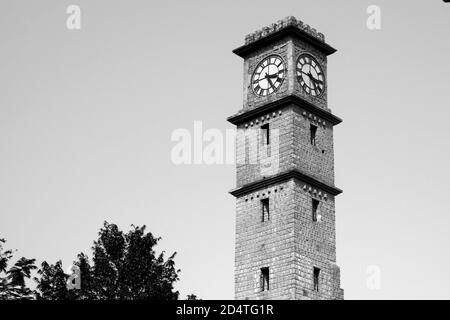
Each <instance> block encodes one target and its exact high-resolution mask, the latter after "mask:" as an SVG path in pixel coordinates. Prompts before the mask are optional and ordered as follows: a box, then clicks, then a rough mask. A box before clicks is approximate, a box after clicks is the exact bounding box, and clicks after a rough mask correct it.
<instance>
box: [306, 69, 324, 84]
mask: <svg viewBox="0 0 450 320" xmlns="http://www.w3.org/2000/svg"><path fill="white" fill-rule="evenodd" d="M302 73H303V74H306V75H307V76H308V77H309V78H310V79H311V80H312V81H313V82H315V83H319V84H323V81H322V80H320V79H316V78H314V76H313V75H312V73H311V72H309V73H306V72H303V71H302Z"/></svg>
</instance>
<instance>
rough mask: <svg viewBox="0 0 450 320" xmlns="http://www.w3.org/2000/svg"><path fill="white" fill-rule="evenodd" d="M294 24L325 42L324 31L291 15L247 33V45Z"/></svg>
mask: <svg viewBox="0 0 450 320" xmlns="http://www.w3.org/2000/svg"><path fill="white" fill-rule="evenodd" d="M292 26H294V27H297V28H298V29H300V30H301V31H304V32H306V33H307V34H309V35H311V36H313V37H314V38H316V39H317V40H319V41H321V42H325V36H324V35H323V33H320V32H318V31H317V30H316V29H314V28H312V27H310V26H309V25H307V24H306V23H304V22H302V21H300V20H297V19H296V18H295V17H293V16H289V17H286V18H284V19H282V20H278V21H277V22H276V23H272V24H271V25H269V26H265V27H263V28H261V29H259V30H257V31H255V32H252V33H249V34H247V35H246V36H245V44H246V45H247V44H250V43H252V42H255V41H257V40H259V39H262V38H264V37H266V36H268V35H271V34H273V33H275V32H277V31H280V30H282V29H285V28H287V27H292Z"/></svg>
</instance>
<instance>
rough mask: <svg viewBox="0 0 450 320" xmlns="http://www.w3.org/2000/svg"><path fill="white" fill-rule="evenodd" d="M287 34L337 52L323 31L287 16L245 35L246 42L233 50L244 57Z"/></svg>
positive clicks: (317, 46)
mask: <svg viewBox="0 0 450 320" xmlns="http://www.w3.org/2000/svg"><path fill="white" fill-rule="evenodd" d="M286 36H293V37H295V38H297V39H300V40H302V41H304V42H306V43H310V44H311V45H313V46H315V47H316V48H317V49H318V50H320V51H321V52H323V53H324V54H326V55H330V54H332V53H334V52H336V49H334V48H333V47H331V46H329V45H328V44H326V43H325V37H324V35H323V34H322V33H320V32H317V31H316V30H315V29H314V28H311V27H310V26H308V25H307V24H304V23H303V22H301V21H297V20H296V19H295V18H294V17H287V18H285V19H283V20H280V21H278V22H277V23H273V24H271V25H270V26H269V27H264V28H262V29H260V30H258V31H256V32H253V33H251V34H248V35H247V36H246V37H245V44H244V45H243V46H241V47H239V48H237V49H235V50H233V52H234V53H235V54H237V55H238V56H240V57H243V58H244V57H245V56H246V55H248V54H249V53H251V52H254V51H255V50H258V49H259V48H261V47H264V46H266V45H269V44H271V43H273V42H276V41H278V40H279V39H281V38H283V37H286Z"/></svg>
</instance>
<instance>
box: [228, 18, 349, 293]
mask: <svg viewBox="0 0 450 320" xmlns="http://www.w3.org/2000/svg"><path fill="white" fill-rule="evenodd" d="M335 51H336V50H335V49H333V48H332V47H331V46H329V45H328V44H326V43H325V39H324V35H323V34H321V33H319V32H317V31H316V30H315V29H313V28H311V27H310V26H308V25H306V24H304V23H302V22H301V21H298V20H296V19H295V18H294V17H288V18H286V19H284V20H280V21H278V22H277V23H274V24H271V25H270V26H268V27H265V28H263V29H261V30H258V31H256V32H254V33H251V34H249V35H247V36H246V37H245V44H244V45H243V46H241V47H239V48H237V49H235V50H234V51H233V52H234V53H235V54H237V55H239V56H240V57H242V58H243V59H244V104H243V108H242V109H241V110H240V111H239V112H238V113H237V114H235V115H233V116H231V117H229V118H228V121H229V122H231V123H233V124H234V125H236V126H237V139H236V163H237V164H236V169H237V179H236V180H237V186H236V188H235V189H234V190H232V191H231V194H232V195H234V196H235V197H236V253H235V298H236V299H343V290H342V289H341V288H340V270H339V267H338V266H337V265H336V232H335V196H336V195H338V194H340V193H341V192H342V191H341V190H340V189H338V188H336V187H335V185H334V151H333V126H334V125H337V124H339V123H340V122H341V121H342V120H341V119H339V118H338V117H336V116H335V115H333V114H332V113H331V110H330V109H329V108H328V104H327V85H328V84H327V56H328V55H330V54H332V53H334V52H335Z"/></svg>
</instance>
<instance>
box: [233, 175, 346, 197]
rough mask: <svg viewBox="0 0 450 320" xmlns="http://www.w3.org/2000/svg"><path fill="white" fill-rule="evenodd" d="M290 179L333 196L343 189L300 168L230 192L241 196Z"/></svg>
mask: <svg viewBox="0 0 450 320" xmlns="http://www.w3.org/2000/svg"><path fill="white" fill-rule="evenodd" d="M290 179H297V180H300V181H302V182H305V183H308V184H310V185H312V186H314V187H316V188H318V189H321V190H323V191H325V192H328V193H329V194H331V195H333V196H337V195H338V194H340V193H342V190H341V189H339V188H336V187H335V186H330V185H328V184H326V183H323V182H321V181H319V180H317V179H315V178H313V177H310V176H308V175H306V174H304V173H301V172H300V171H298V170H291V171H287V172H284V173H281V174H278V175H275V176H272V177H268V178H263V179H261V180H259V181H255V182H252V183H249V184H246V185H244V186H242V187H240V188H236V189H233V190H231V191H230V194H232V195H233V196H235V197H240V196H242V195H245V194H248V193H250V192H253V191H256V190H260V189H263V188H265V187H268V186H270V185H273V184H276V183H279V182H284V181H288V180H290Z"/></svg>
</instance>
